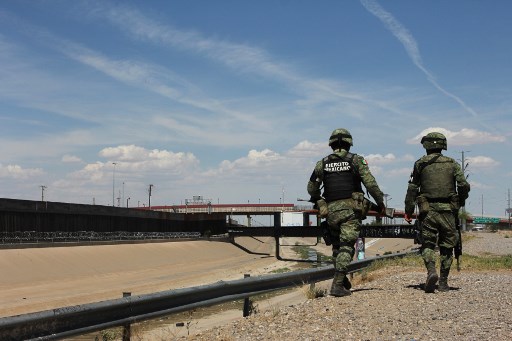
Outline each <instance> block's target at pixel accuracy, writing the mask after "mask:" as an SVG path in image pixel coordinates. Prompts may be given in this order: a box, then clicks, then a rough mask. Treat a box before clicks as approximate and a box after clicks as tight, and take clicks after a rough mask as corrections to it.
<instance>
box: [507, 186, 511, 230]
mask: <svg viewBox="0 0 512 341" xmlns="http://www.w3.org/2000/svg"><path fill="white" fill-rule="evenodd" d="M507 213H508V229H509V230H510V213H511V211H510V188H509V189H508V209H507Z"/></svg>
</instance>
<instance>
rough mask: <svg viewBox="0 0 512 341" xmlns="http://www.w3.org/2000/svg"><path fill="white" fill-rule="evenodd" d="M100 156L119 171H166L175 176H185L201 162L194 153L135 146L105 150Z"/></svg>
mask: <svg viewBox="0 0 512 341" xmlns="http://www.w3.org/2000/svg"><path fill="white" fill-rule="evenodd" d="M99 155H100V156H101V157H103V158H106V159H109V163H112V162H116V163H117V168H118V170H119V171H122V170H127V169H128V170H136V171H149V172H151V171H156V170H160V171H161V170H162V169H166V170H167V171H168V172H170V173H173V174H185V173H189V172H191V171H192V170H193V169H195V168H197V166H198V165H199V160H198V159H197V158H196V157H195V156H194V154H192V153H183V152H179V153H174V152H171V151H167V150H159V149H152V150H149V149H146V148H143V147H138V146H135V145H122V146H118V147H108V148H104V149H102V150H101V151H100V152H99Z"/></svg>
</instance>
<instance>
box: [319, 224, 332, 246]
mask: <svg viewBox="0 0 512 341" xmlns="http://www.w3.org/2000/svg"><path fill="white" fill-rule="evenodd" d="M320 227H321V228H322V238H323V239H324V242H325V245H327V246H329V245H332V239H331V231H330V230H329V224H328V223H327V220H324V221H322V223H321V224H320Z"/></svg>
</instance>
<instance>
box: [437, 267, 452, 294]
mask: <svg viewBox="0 0 512 341" xmlns="http://www.w3.org/2000/svg"><path fill="white" fill-rule="evenodd" d="M437 290H439V291H450V286H449V285H448V272H447V271H441V276H440V277H439V285H438V286H437Z"/></svg>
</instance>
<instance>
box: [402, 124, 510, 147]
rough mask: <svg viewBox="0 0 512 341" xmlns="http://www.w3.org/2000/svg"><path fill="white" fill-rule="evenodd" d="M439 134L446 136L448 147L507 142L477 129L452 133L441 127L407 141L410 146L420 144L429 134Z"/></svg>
mask: <svg viewBox="0 0 512 341" xmlns="http://www.w3.org/2000/svg"><path fill="white" fill-rule="evenodd" d="M431 132H439V133H441V134H443V135H444V136H446V139H447V141H448V147H450V145H455V146H469V145H473V144H484V143H501V142H505V141H506V138H505V136H502V135H497V134H491V133H488V132H485V131H478V130H475V129H469V128H462V129H461V130H459V131H451V130H448V129H445V128H441V127H430V128H427V129H424V130H423V131H422V132H421V133H419V134H418V135H416V136H415V137H413V138H411V139H409V140H407V143H409V144H417V143H420V141H421V138H422V137H423V136H425V135H426V134H428V133H431Z"/></svg>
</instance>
